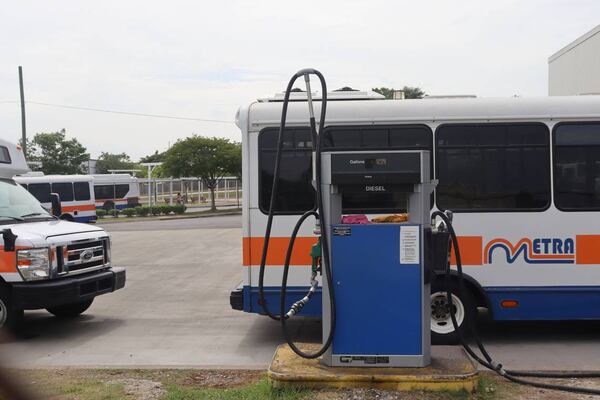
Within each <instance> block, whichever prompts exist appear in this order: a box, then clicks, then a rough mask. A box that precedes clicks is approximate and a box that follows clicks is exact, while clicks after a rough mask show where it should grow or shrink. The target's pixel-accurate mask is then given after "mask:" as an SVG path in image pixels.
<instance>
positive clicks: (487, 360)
mask: <svg viewBox="0 0 600 400" xmlns="http://www.w3.org/2000/svg"><path fill="white" fill-rule="evenodd" d="M437 217H439V218H440V219H442V221H444V223H445V224H446V227H447V229H448V232H449V233H450V240H451V242H452V248H453V249H454V254H455V257H456V272H457V276H458V290H459V292H460V294H464V293H467V289H466V288H465V283H464V277H463V271H462V261H461V257H460V248H459V246H458V240H457V238H456V232H455V231H454V228H453V226H452V222H451V221H450V218H448V216H447V215H446V214H444V213H443V212H441V211H434V212H433V213H432V214H431V218H432V219H435V218H437ZM450 279H451V274H450V264H448V266H447V268H446V274H445V281H446V287H450V285H449V283H450ZM446 296H447V301H448V305H449V307H450V319H451V320H452V325H453V326H454V329H455V330H456V332H457V333H458V337H459V338H460V343H461V345H462V346H463V348H464V349H465V351H466V352H467V353H468V354H469V355H470V356H471V357H472V358H473V359H474V360H476V361H477V362H478V363H480V364H481V365H483V366H484V367H486V368H488V369H490V370H492V371H494V372H496V373H497V374H498V375H500V376H502V377H504V378H506V379H508V380H509V381H511V382H515V383H519V384H522V385H528V386H533V387H537V388H540V389H550V390H561V391H566V392H573V393H583V394H592V395H600V390H598V389H591V388H584V387H576V386H567V385H556V384H549V383H543V382H536V381H530V380H526V379H522V377H534V378H598V377H600V372H564V373H562V372H534V371H516V370H508V369H504V367H503V366H502V364H501V363H499V362H497V361H494V359H492V357H491V356H490V354H489V353H488V352H487V350H486V348H485V346H484V345H483V342H482V341H481V338H480V336H479V333H478V331H477V328H476V326H475V324H474V323H472V324H469V330H470V333H471V335H472V337H473V340H474V341H475V344H476V345H477V347H478V349H479V351H480V353H481V356H480V355H478V354H477V353H476V352H475V351H474V350H473V349H472V348H471V346H470V345H469V344H468V343H467V340H466V338H465V334H464V332H463V330H462V328H461V327H459V326H458V322H457V321H456V316H455V315H454V311H453V309H454V305H453V304H452V296H451V293H450V291H447V292H446ZM461 297H462V298H463V299H464V298H466V296H461Z"/></svg>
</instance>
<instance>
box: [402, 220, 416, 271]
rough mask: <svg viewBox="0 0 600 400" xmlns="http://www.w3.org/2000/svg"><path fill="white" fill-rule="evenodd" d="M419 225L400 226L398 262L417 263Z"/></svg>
mask: <svg viewBox="0 0 600 400" xmlns="http://www.w3.org/2000/svg"><path fill="white" fill-rule="evenodd" d="M419 253H420V251H419V227H418V226H401V227H400V264H418V263H419Z"/></svg>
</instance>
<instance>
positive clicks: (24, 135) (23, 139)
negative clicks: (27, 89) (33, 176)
mask: <svg viewBox="0 0 600 400" xmlns="http://www.w3.org/2000/svg"><path fill="white" fill-rule="evenodd" d="M19 90H20V91H21V135H22V136H21V145H22V146H23V155H25V157H27V130H26V127H25V93H24V91H23V67H21V66H20V65H19Z"/></svg>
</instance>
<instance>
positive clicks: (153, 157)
mask: <svg viewBox="0 0 600 400" xmlns="http://www.w3.org/2000/svg"><path fill="white" fill-rule="evenodd" d="M165 153H166V152H164V151H163V152H162V153H159V152H158V150H155V151H154V154H150V155H147V156H145V157H142V158H140V163H150V162H162V161H164V160H165Z"/></svg>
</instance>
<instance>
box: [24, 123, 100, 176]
mask: <svg viewBox="0 0 600 400" xmlns="http://www.w3.org/2000/svg"><path fill="white" fill-rule="evenodd" d="M66 136H67V134H66V131H65V130H64V129H61V130H60V131H58V132H52V133H37V134H36V135H35V136H34V137H33V139H32V140H31V141H30V142H29V143H28V146H27V159H28V160H29V161H39V162H41V168H40V169H41V171H42V172H44V174H47V175H49V174H60V175H65V174H82V173H83V172H84V171H83V167H82V163H83V162H85V161H87V160H89V159H90V155H89V154H88V153H87V152H86V148H85V147H84V146H83V145H82V144H81V143H79V141H78V140H77V139H75V138H72V139H67V137H66Z"/></svg>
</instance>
